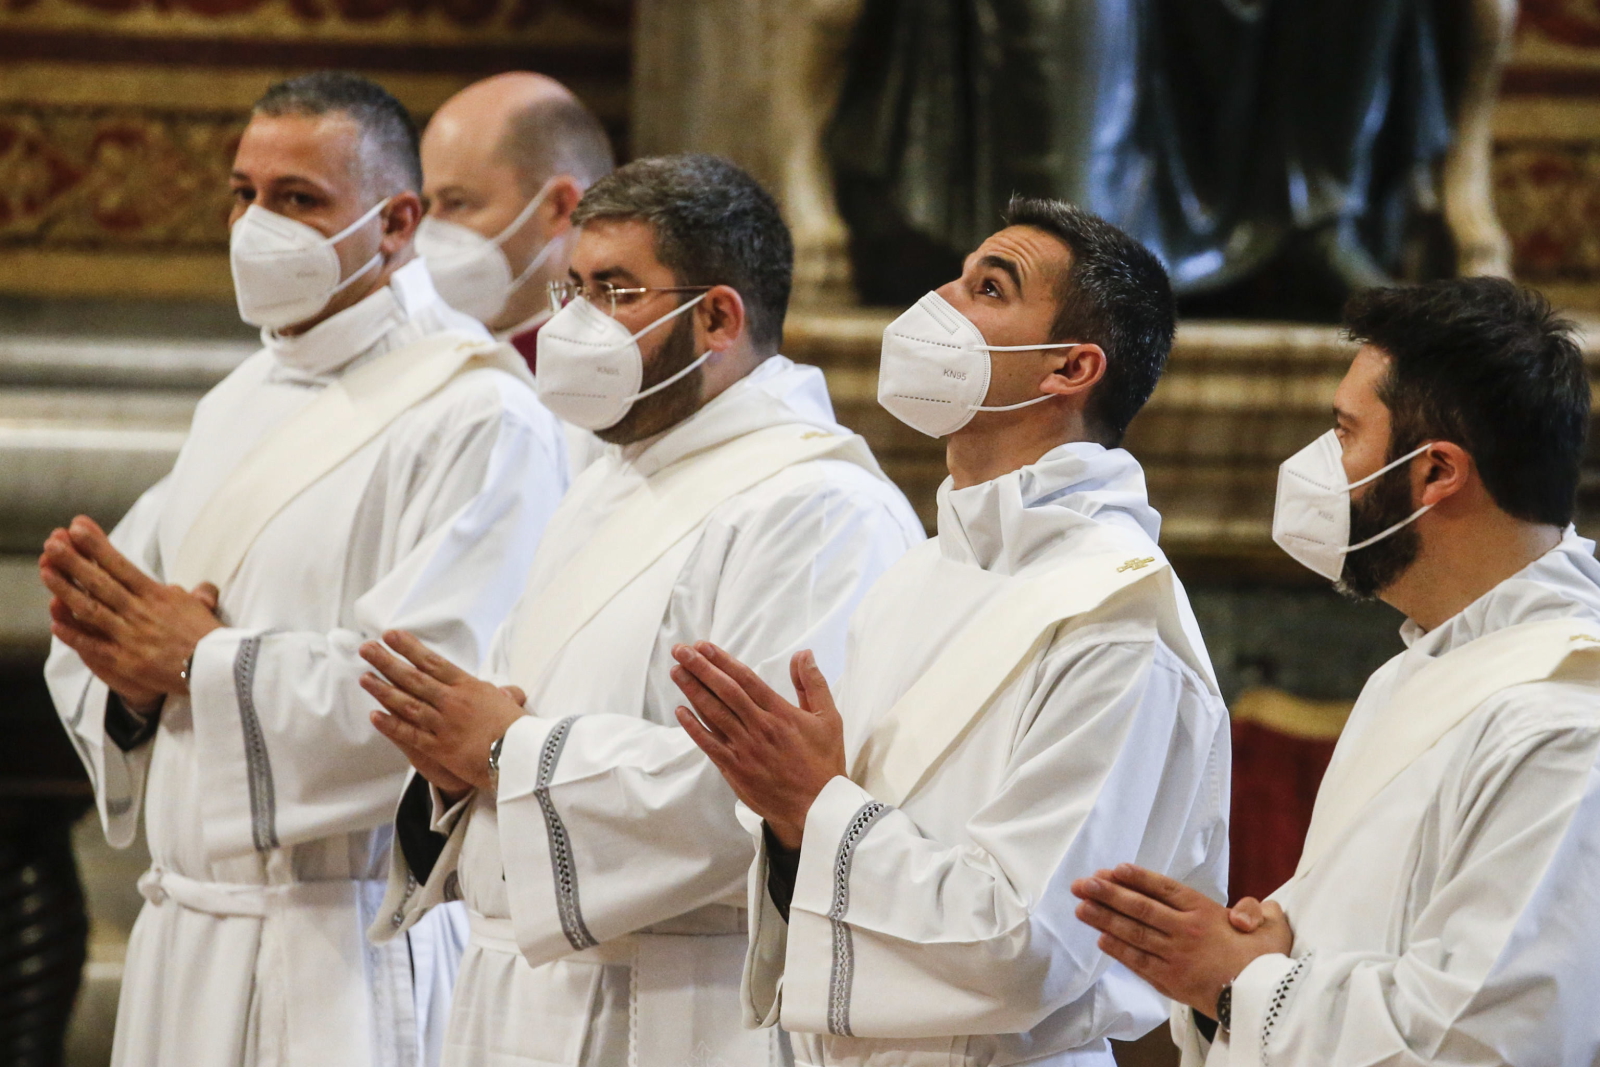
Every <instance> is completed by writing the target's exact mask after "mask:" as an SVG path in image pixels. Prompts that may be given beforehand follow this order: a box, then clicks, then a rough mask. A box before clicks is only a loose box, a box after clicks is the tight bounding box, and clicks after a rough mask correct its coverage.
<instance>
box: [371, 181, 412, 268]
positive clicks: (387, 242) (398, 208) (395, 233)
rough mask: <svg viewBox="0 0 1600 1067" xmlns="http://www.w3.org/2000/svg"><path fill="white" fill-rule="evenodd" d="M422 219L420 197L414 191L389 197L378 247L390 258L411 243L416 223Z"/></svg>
mask: <svg viewBox="0 0 1600 1067" xmlns="http://www.w3.org/2000/svg"><path fill="white" fill-rule="evenodd" d="M421 221H422V198H421V197H420V196H418V195H417V194H416V193H412V192H405V193H399V194H397V195H396V196H393V197H391V198H390V199H389V206H388V207H387V208H385V209H384V212H383V242H382V243H381V244H380V245H379V246H378V248H379V249H380V250H381V251H382V252H383V254H384V257H385V258H389V259H392V258H393V257H395V256H396V255H399V254H400V253H401V252H403V251H405V249H406V248H407V247H408V246H409V245H410V244H411V239H412V238H413V237H415V236H416V233H417V224H418V223H419V222H421Z"/></svg>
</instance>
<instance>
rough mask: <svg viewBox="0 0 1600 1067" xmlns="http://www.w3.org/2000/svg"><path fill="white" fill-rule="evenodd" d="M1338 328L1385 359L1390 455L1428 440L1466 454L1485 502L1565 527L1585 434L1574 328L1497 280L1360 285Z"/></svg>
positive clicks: (1538, 300)
mask: <svg viewBox="0 0 1600 1067" xmlns="http://www.w3.org/2000/svg"><path fill="white" fill-rule="evenodd" d="M1344 325H1345V332H1346V333H1347V334H1348V335H1349V337H1350V339H1351V340H1353V341H1356V342H1357V343H1360V344H1367V345H1373V346H1375V347H1377V348H1379V349H1381V350H1382V351H1383V353H1384V354H1385V355H1387V356H1388V357H1389V371H1388V375H1387V377H1386V378H1385V379H1384V381H1383V382H1382V383H1381V384H1380V386H1379V389H1378V397H1379V399H1381V400H1382V401H1383V403H1384V405H1385V406H1386V407H1388V409H1389V419H1390V430H1389V455H1390V458H1391V459H1393V458H1397V457H1399V456H1403V455H1405V454H1406V453H1407V452H1410V451H1411V450H1412V449H1414V448H1417V447H1418V446H1420V445H1422V444H1424V443H1426V442H1427V441H1430V440H1444V441H1452V442H1454V443H1455V444H1458V445H1460V446H1461V447H1462V448H1464V449H1466V450H1467V452H1468V453H1469V454H1471V456H1472V461H1473V463H1474V464H1476V465H1477V468H1478V476H1479V477H1481V478H1482V479H1483V485H1484V488H1485V489H1487V490H1488V491H1489V495H1490V496H1491V497H1493V498H1494V502H1495V503H1496V504H1498V505H1499V506H1500V509H1501V510H1502V511H1504V512H1505V513H1506V514H1508V515H1511V516H1513V517H1515V518H1518V519H1522V520H1524V521H1526V522H1537V523H1545V524H1548V525H1551V526H1565V525H1566V524H1567V523H1569V522H1571V521H1572V514H1573V511H1574V509H1575V508H1576V506H1577V496H1578V476H1579V471H1580V468H1581V467H1582V464H1583V449H1584V440H1585V438H1586V437H1587V435H1588V432H1589V374H1588V370H1587V369H1586V368H1585V367H1584V363H1583V352H1582V351H1581V350H1580V349H1579V347H1578V343H1577V341H1576V340H1574V338H1573V325H1572V323H1570V322H1568V321H1566V320H1565V319H1562V318H1560V317H1559V316H1558V315H1557V314H1556V313H1555V311H1553V310H1552V309H1551V307H1550V302H1549V301H1548V300H1546V299H1545V298H1544V296H1543V295H1542V294H1540V293H1538V292H1536V291H1535V290H1533V289H1524V288H1522V287H1520V286H1517V285H1513V284H1512V283H1511V282H1508V281H1506V280H1505V279H1504V278H1451V279H1446V280H1444V281H1436V282H1428V283H1426V284H1423V285H1408V286H1399V287H1394V288H1377V289H1366V290H1363V291H1361V292H1358V293H1356V294H1355V295H1354V296H1352V297H1351V298H1350V300H1349V302H1348V303H1347V304H1346V305H1345V311H1344Z"/></svg>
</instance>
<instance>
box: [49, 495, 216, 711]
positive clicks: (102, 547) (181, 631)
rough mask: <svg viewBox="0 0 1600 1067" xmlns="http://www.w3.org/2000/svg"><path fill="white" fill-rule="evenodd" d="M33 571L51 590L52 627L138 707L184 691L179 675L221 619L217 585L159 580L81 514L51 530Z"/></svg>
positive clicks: (152, 705)
mask: <svg viewBox="0 0 1600 1067" xmlns="http://www.w3.org/2000/svg"><path fill="white" fill-rule="evenodd" d="M39 577H40V578H41V579H42V580H43V582H44V584H45V587H46V588H48V589H49V590H50V592H51V593H52V594H53V595H54V597H53V599H52V600H51V602H50V632H51V633H52V634H53V635H54V636H55V637H56V638H57V639H58V640H60V641H61V643H62V644H64V645H66V646H67V647H68V648H70V649H72V650H73V651H74V652H76V653H77V654H78V655H79V657H81V658H82V659H83V662H84V664H85V665H86V666H87V667H88V668H89V669H90V670H91V671H93V672H94V674H95V675H96V676H97V677H98V678H100V680H101V681H103V682H105V683H106V684H107V685H108V686H110V687H111V688H112V689H113V690H114V691H115V692H116V693H117V694H118V695H119V696H121V697H122V699H123V701H124V702H125V703H126V704H127V705H128V706H129V708H131V709H132V710H133V711H136V712H141V713H148V712H150V711H153V710H154V709H155V707H157V706H158V705H159V704H160V703H161V700H162V698H163V697H165V696H167V695H169V694H173V695H185V694H187V693H188V692H189V683H188V680H187V679H186V678H185V677H184V676H183V672H184V669H185V667H186V666H187V665H188V662H189V658H190V657H191V656H193V655H194V649H195V646H196V645H198V644H199V643H200V639H201V638H202V637H204V636H205V635H206V634H208V633H210V632H211V631H212V630H215V629H218V628H219V627H220V626H221V625H222V623H221V622H220V621H218V619H217V616H216V609H217V589H216V586H214V585H211V584H210V583H206V584H203V585H201V586H198V587H197V588H196V589H195V590H194V591H193V592H189V591H187V590H185V589H183V588H181V587H180V586H176V585H163V584H162V583H160V582H158V581H156V580H155V579H154V578H151V577H150V576H149V575H147V574H145V573H144V572H143V571H141V570H140V569H139V568H138V567H137V566H135V565H134V564H133V563H132V562H131V561H130V560H129V559H128V558H127V557H126V556H124V555H123V554H122V553H121V552H118V551H117V550H116V548H114V547H113V546H112V544H111V541H110V539H109V538H107V537H106V535H105V531H104V530H102V529H101V528H100V527H99V525H98V524H97V523H96V522H95V521H94V520H93V519H91V518H88V517H87V516H84V515H79V516H78V517H77V518H75V519H73V520H72V524H71V526H70V528H68V529H65V530H62V529H57V530H54V531H52V532H51V534H50V537H49V538H48V539H47V540H46V541H45V543H44V554H43V555H41V556H40V557H39Z"/></svg>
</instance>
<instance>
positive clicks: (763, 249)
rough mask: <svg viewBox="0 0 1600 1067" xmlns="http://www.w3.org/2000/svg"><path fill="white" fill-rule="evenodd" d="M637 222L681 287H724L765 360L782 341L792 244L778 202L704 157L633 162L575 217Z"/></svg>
mask: <svg viewBox="0 0 1600 1067" xmlns="http://www.w3.org/2000/svg"><path fill="white" fill-rule="evenodd" d="M594 219H637V220H639V221H641V222H644V223H647V224H648V225H649V226H650V228H651V230H652V231H653V233H654V236H655V246H656V249H655V250H656V258H657V259H659V260H660V261H661V262H662V264H663V265H664V266H666V267H668V268H669V269H670V270H671V271H672V274H673V277H674V278H675V279H676V281H677V284H679V285H728V286H732V287H733V288H734V289H737V290H738V291H739V296H740V297H741V298H743V300H744V303H745V307H746V309H747V313H748V316H749V330H750V341H751V344H752V345H753V346H754V347H755V349H756V351H757V352H758V353H761V354H765V355H770V354H772V353H773V352H776V351H777V349H778V343H779V341H781V340H782V338H783V319H784V315H785V313H786V312H787V311H788V307H789V287H790V284H791V282H792V279H793V274H794V242H793V241H792V240H791V239H790V237H789V227H788V226H787V225H785V224H784V221H783V216H782V214H780V213H779V211H778V204H777V202H776V201H775V200H773V199H772V196H771V195H770V194H769V193H768V192H767V191H766V190H765V189H763V188H761V185H760V183H758V182H757V181H756V180H755V179H754V178H752V177H750V175H748V174H746V173H745V172H744V171H742V170H740V169H739V168H738V167H736V166H734V165H733V164H732V163H729V162H728V161H727V160H725V159H719V158H718V157H716V156H707V155H681V156H658V157H655V158H652V159H638V160H634V161H633V162H632V163H629V164H628V165H627V166H625V167H622V168H620V169H618V170H615V171H612V172H611V174H609V175H607V176H606V177H604V178H601V179H600V180H599V181H597V182H595V183H594V185H593V186H592V187H590V189H589V191H588V192H587V193H585V194H584V196H583V200H581V201H580V202H579V204H578V207H577V210H575V211H574V212H573V213H572V222H573V224H574V225H576V226H582V225H583V224H584V223H587V222H590V221H592V220H594Z"/></svg>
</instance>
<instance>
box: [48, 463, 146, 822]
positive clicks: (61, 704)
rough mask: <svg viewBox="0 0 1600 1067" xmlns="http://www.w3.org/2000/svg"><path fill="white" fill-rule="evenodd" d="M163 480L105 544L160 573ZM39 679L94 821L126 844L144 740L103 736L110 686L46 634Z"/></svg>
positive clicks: (140, 781) (138, 793)
mask: <svg viewBox="0 0 1600 1067" xmlns="http://www.w3.org/2000/svg"><path fill="white" fill-rule="evenodd" d="M168 486H169V481H168V479H166V478H162V479H161V480H160V481H159V482H157V483H156V484H155V485H153V486H151V487H150V488H149V489H147V490H145V492H144V494H143V495H142V496H140V497H139V499H138V500H137V501H136V502H135V503H134V505H133V507H132V508H130V509H129V511H128V513H127V515H125V516H123V518H122V521H121V522H119V523H117V525H116V527H115V528H114V529H113V530H112V531H111V534H110V538H111V543H112V544H113V545H115V546H116V547H117V549H118V551H120V552H121V553H122V554H123V555H125V556H127V557H128V558H129V559H130V560H132V561H133V562H134V563H136V564H138V565H139V566H140V567H141V568H143V569H144V571H145V572H146V573H148V574H152V575H155V576H157V577H159V576H160V575H161V574H162V567H161V559H160V555H161V553H160V548H159V545H158V543H157V540H156V527H157V524H158V522H159V520H160V518H161V509H162V506H163V504H164V502H165V500H166V495H167V491H168ZM44 675H45V682H46V684H47V685H48V686H49V688H50V696H51V700H52V702H53V703H54V704H55V706H56V714H57V715H59V716H61V723H62V725H63V726H65V727H66V731H67V737H68V738H69V739H70V740H71V741H72V746H73V747H74V748H76V749H77V750H78V758H79V759H80V760H82V761H83V766H84V770H85V771H87V772H88V774H89V782H90V784H91V785H92V786H93V788H94V799H95V807H96V808H98V809H99V812H100V825H101V827H102V828H103V829H104V830H105V834H106V840H107V841H108V842H110V843H111V846H112V847H113V848H127V847H128V845H129V843H130V842H132V841H133V838H134V834H135V833H136V832H137V830H138V827H139V809H140V805H141V802H142V800H143V798H144V779H145V774H146V772H148V770H149V769H150V750H151V746H150V744H149V743H148V742H146V743H145V744H142V745H140V746H139V747H137V748H135V749H134V750H133V751H131V752H124V751H122V749H121V748H119V747H118V746H117V745H116V743H115V742H113V741H112V740H111V738H109V737H107V736H106V731H105V721H106V700H107V698H108V697H109V695H110V689H109V688H107V686H106V684H105V683H104V682H102V681H101V680H100V679H98V678H96V677H95V676H94V675H93V674H91V673H90V671H89V668H88V667H86V666H84V663H83V660H81V659H79V658H78V654H77V653H76V652H74V651H72V649H70V648H68V647H67V646H66V645H64V644H62V643H61V642H60V641H57V640H55V639H54V638H51V640H50V658H49V659H48V660H47V661H46V662H45V668H44Z"/></svg>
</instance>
